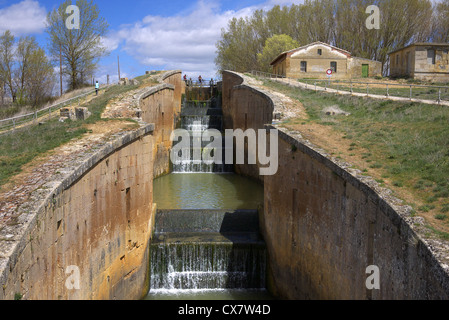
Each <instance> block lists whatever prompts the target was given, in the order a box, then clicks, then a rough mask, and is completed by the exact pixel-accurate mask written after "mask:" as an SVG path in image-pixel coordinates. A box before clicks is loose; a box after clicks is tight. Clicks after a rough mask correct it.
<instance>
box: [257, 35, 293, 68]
mask: <svg viewBox="0 0 449 320" xmlns="http://www.w3.org/2000/svg"><path fill="white" fill-rule="evenodd" d="M297 47H299V43H298V42H297V41H295V40H293V39H292V38H291V37H290V36H288V35H285V34H281V35H274V36H272V37H271V38H269V39H268V40H267V41H266V42H265V46H264V48H263V51H262V53H259V54H258V55H257V61H258V62H259V70H262V71H265V72H271V66H270V63H271V62H272V61H273V60H274V59H275V58H276V57H277V56H278V55H279V54H281V53H282V52H285V51H288V50H291V49H295V48H297Z"/></svg>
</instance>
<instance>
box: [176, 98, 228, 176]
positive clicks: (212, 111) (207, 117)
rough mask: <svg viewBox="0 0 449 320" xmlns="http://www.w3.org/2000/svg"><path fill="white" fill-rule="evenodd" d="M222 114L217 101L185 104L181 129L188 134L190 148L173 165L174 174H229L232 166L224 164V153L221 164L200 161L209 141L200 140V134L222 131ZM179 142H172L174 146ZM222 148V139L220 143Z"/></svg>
mask: <svg viewBox="0 0 449 320" xmlns="http://www.w3.org/2000/svg"><path fill="white" fill-rule="evenodd" d="M222 118H223V113H222V110H221V108H219V103H217V100H211V101H206V102H185V103H184V105H183V108H182V111H181V129H185V130H187V131H189V133H190V146H189V148H188V149H184V150H182V152H183V153H186V154H188V155H189V156H186V157H184V158H185V159H184V160H182V161H180V163H176V164H173V172H174V173H230V172H233V166H232V165H229V164H225V152H222V154H223V158H222V163H221V164H218V163H208V162H205V161H203V160H202V157H201V155H202V153H203V151H204V149H205V148H206V147H207V145H208V144H209V143H210V141H203V140H202V133H203V132H204V131H206V130H207V129H216V130H219V131H222V129H223V123H222ZM177 143H179V142H174V145H173V146H175V145H176V144H177ZM222 145H223V146H224V145H225V143H224V138H223V141H222Z"/></svg>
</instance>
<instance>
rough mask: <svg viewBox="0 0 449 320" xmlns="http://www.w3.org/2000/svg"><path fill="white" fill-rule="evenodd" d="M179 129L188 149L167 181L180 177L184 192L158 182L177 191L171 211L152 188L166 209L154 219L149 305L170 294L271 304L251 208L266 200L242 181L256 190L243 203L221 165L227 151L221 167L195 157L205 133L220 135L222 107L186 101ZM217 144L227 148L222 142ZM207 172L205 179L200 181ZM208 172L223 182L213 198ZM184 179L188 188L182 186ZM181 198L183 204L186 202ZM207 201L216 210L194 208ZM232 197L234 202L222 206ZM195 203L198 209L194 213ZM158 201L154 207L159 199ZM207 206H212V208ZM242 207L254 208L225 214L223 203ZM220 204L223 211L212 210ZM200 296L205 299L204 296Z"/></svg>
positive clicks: (227, 168)
mask: <svg viewBox="0 0 449 320" xmlns="http://www.w3.org/2000/svg"><path fill="white" fill-rule="evenodd" d="M181 129H185V130H188V131H189V134H190V144H188V147H187V146H186V147H185V149H181V153H182V154H183V155H185V154H187V155H189V156H188V157H185V156H183V158H184V160H183V161H181V162H180V163H177V164H173V173H172V174H171V176H182V178H183V179H181V180H182V181H183V183H182V185H183V186H184V187H183V188H187V189H188V190H178V188H172V187H171V185H172V183H171V181H173V179H169V180H163V181H166V182H161V183H160V184H159V183H158V184H157V186H158V187H159V188H163V187H164V186H167V187H170V190H174V189H175V190H177V192H178V193H177V194H173V195H172V197H174V198H175V199H173V206H172V207H167V204H166V201H165V199H166V194H165V193H164V191H162V190H157V191H159V192H160V193H162V194H164V201H163V202H164V205H165V206H164V208H167V209H165V210H158V212H157V214H156V222H155V232H154V235H153V239H152V242H151V247H150V257H151V263H150V274H151V281H150V292H149V294H148V296H147V299H167V296H168V299H170V298H175V299H198V298H199V299H201V298H205V299H270V298H271V297H270V296H269V294H268V293H267V291H266V290H265V274H266V261H265V260H266V249H265V243H264V241H263V239H262V237H261V236H260V234H259V222H258V211H257V210H255V207H254V205H255V204H254V203H253V202H254V201H255V200H256V199H260V198H261V200H262V201H263V188H260V186H259V185H257V186H249V185H250V183H254V182H251V181H248V182H246V183H239V186H240V185H248V188H249V189H250V190H251V191H253V192H254V194H253V195H250V197H251V199H248V200H244V199H242V198H241V197H242V196H243V194H246V195H247V192H245V193H244V192H241V191H240V192H239V191H238V187H237V186H236V187H232V188H230V187H229V184H230V183H231V181H237V180H236V179H235V177H234V176H235V175H234V174H233V166H232V165H226V164H224V163H225V162H224V160H225V159H224V158H225V150H222V155H223V162H222V163H223V164H216V163H207V162H204V161H202V160H199V159H198V155H201V154H202V152H204V151H205V150H206V151H208V150H207V148H206V147H207V145H208V143H209V142H204V141H202V134H203V133H204V131H206V130H207V129H216V130H219V131H222V130H223V125H222V110H221V103H220V101H218V100H217V99H216V98H213V99H211V100H210V101H207V102H194V101H185V102H184V103H183V108H182V111H181ZM177 143H180V141H178V142H176V141H175V142H174V144H173V146H174V147H175V146H176V144H177ZM222 146H225V143H224V139H223V141H222ZM200 158H201V157H200ZM206 173H207V174H208V175H203V174H206ZM198 174H200V175H202V176H204V177H205V178H204V179H201V181H202V183H203V184H206V185H205V186H201V187H203V188H199V187H198ZM211 174H214V175H219V176H223V177H224V178H223V179H221V180H223V181H222V182H221V183H223V185H226V186H228V187H227V188H226V190H220V192H221V193H223V194H219V195H217V194H216V185H207V183H210V181H211V179H206V177H210V175H211ZM167 177H168V176H166V177H162V178H160V179H165V178H167ZM189 177H192V179H189ZM239 178H240V179H244V178H243V177H239ZM185 179H187V180H188V181H190V180H192V182H191V183H187V182H186V181H185ZM174 180H175V181H178V180H179V179H174ZM219 180H220V179H219ZM221 180H220V181H221ZM214 181H215V180H214ZM155 188H156V187H155ZM259 188H260V191H259ZM205 189H206V190H205ZM195 190H196V191H195ZM200 190H201V191H200ZM214 190H215V191H214ZM245 191H247V190H245ZM198 192H200V194H198ZM259 193H260V196H259ZM156 194H158V192H156ZM192 194H195V195H192ZM186 196H187V197H188V198H189V199H188V201H185V198H186ZM192 197H193V198H192ZM204 197H209V198H210V199H208V201H206V203H208V204H209V206H208V207H207V208H215V209H201V210H199V209H198V208H202V207H203V206H202V205H203V203H199V202H200V201H202V198H204ZM161 198H162V197H161ZM229 198H232V199H233V200H234V201H225V202H223V200H225V199H229ZM183 199H184V200H183ZM194 199H197V201H198V204H197V206H196V207H194V209H192V201H193V200H194ZM160 200H161V201H162V199H160ZM242 201H243V202H242ZM155 202H156V203H157V202H158V199H157V197H155ZM211 202H214V205H213V206H211V204H210V203H211ZM239 202H242V203H244V205H245V206H247V205H249V207H246V208H249V209H251V210H241V208H242V206H241V205H239V206H238V208H235V209H233V210H222V209H228V208H229V207H228V204H231V203H232V205H235V204H238V203H239ZM220 203H221V206H216V205H215V204H220ZM225 203H226V204H225ZM232 205H231V207H232ZM223 206H225V207H223ZM245 206H244V207H245ZM256 207H257V205H256ZM170 208H178V209H177V210H174V209H170ZM217 208H221V209H217ZM186 209H189V210H186ZM236 209H237V210H236ZM186 292H188V293H186ZM192 292H194V293H192ZM204 292H207V293H206V294H205V295H204ZM211 292H212V293H211ZM217 292H220V293H217Z"/></svg>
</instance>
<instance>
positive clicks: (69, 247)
mask: <svg viewBox="0 0 449 320" xmlns="http://www.w3.org/2000/svg"><path fill="white" fill-rule="evenodd" d="M153 128H154V127H153V126H152V125H147V126H145V127H143V128H142V129H140V130H137V131H133V132H128V133H126V134H123V135H121V136H120V137H119V138H117V139H115V140H114V141H112V142H109V143H107V144H105V145H104V146H103V147H102V148H101V149H99V150H97V151H95V152H94V153H93V154H91V155H89V156H87V157H84V158H83V159H79V160H78V164H76V165H75V164H72V165H74V166H73V167H72V168H71V170H72V171H71V172H70V173H69V175H68V176H67V177H66V178H65V179H63V180H62V181H61V180H60V181H54V182H49V183H47V184H46V185H44V186H43V187H42V188H41V189H39V190H37V191H36V195H35V196H34V199H35V200H34V203H31V204H30V210H29V211H26V212H20V215H18V217H17V221H16V223H15V224H13V225H12V224H9V225H7V226H4V227H3V228H2V229H1V231H0V238H1V239H2V240H5V239H8V241H1V244H0V245H1V252H2V257H1V259H0V283H1V284H2V288H1V289H0V299H14V298H15V295H16V294H20V295H22V296H23V299H36V300H38V299H39V300H42V299H52V300H53V299H55V300H56V299H114V298H115V299H136V298H140V297H142V296H143V294H144V293H145V292H146V290H147V285H146V282H147V278H148V274H147V272H148V246H149V239H150V235H151V232H152V224H153V217H154V213H155V212H154V211H155V210H154V209H153V204H152V202H153V201H152V182H153V175H152V161H153V155H152V147H151V146H152V143H153V141H152V140H153V137H152V136H151V133H152V131H153ZM72 266H75V267H77V268H79V276H80V277H79V280H80V282H79V285H80V286H79V289H76V288H75V289H71V288H70V286H69V287H67V286H66V281H67V279H69V278H70V277H71V276H72V275H76V273H74V272H73V269H68V268H70V267H72ZM66 272H68V273H66ZM71 279H74V278H71ZM74 284H76V282H74Z"/></svg>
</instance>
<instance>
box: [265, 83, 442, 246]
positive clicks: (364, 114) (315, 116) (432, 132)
mask: <svg viewBox="0 0 449 320" xmlns="http://www.w3.org/2000/svg"><path fill="white" fill-rule="evenodd" d="M265 85H266V86H268V87H271V88H273V89H276V90H278V91H280V92H283V93H285V94H286V95H288V96H290V97H291V98H294V99H297V100H299V101H300V102H301V103H303V105H304V107H305V109H306V111H307V113H308V115H309V117H310V118H309V119H308V120H304V119H291V120H289V121H287V122H285V123H283V124H282V125H283V126H285V127H295V129H298V130H300V127H301V123H304V121H312V122H314V123H317V124H320V125H325V126H330V127H331V128H332V130H335V132H336V133H337V132H338V133H341V134H343V135H344V136H345V138H346V139H349V140H350V141H351V142H352V143H351V148H350V150H349V151H351V152H353V153H357V152H361V153H362V154H361V156H362V157H363V158H362V159H364V161H365V163H366V167H365V168H361V169H362V170H363V171H364V172H365V173H366V174H370V173H372V172H373V171H376V172H377V173H379V174H380V175H381V177H382V179H378V182H380V183H384V184H386V182H385V181H384V179H385V180H388V181H390V182H389V183H390V184H391V185H387V186H388V187H391V188H392V189H393V190H398V188H404V189H407V191H410V192H411V193H412V194H413V197H414V199H415V200H416V201H412V202H410V201H409V204H410V205H412V206H413V207H414V208H415V210H416V211H417V212H418V213H421V214H424V213H427V214H430V215H431V216H432V217H433V218H434V219H436V221H437V222H438V224H439V225H440V226H441V227H444V228H442V230H448V227H449V216H448V213H449V122H448V121H449V108H448V107H444V106H437V105H424V104H417V103H398V102H393V101H380V100H374V99H366V98H357V97H350V96H339V95H333V94H326V93H316V92H314V91H306V90H298V89H291V88H289V87H287V86H285V85H282V84H279V83H275V82H271V81H267V82H265ZM335 105H338V106H339V107H340V108H341V109H343V110H344V111H346V112H350V113H351V115H350V116H347V117H346V116H337V117H330V116H326V115H324V114H323V113H322V110H323V108H325V107H327V106H335ZM366 150H369V151H368V152H367V151H366ZM417 203H418V204H419V205H417ZM435 227H436V228H437V229H438V225H437V226H435V224H434V225H433V227H432V228H431V229H432V230H433V231H437V232H436V233H437V234H438V235H440V236H441V237H443V238H447V239H449V233H446V232H441V231H439V230H437V229H435Z"/></svg>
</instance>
